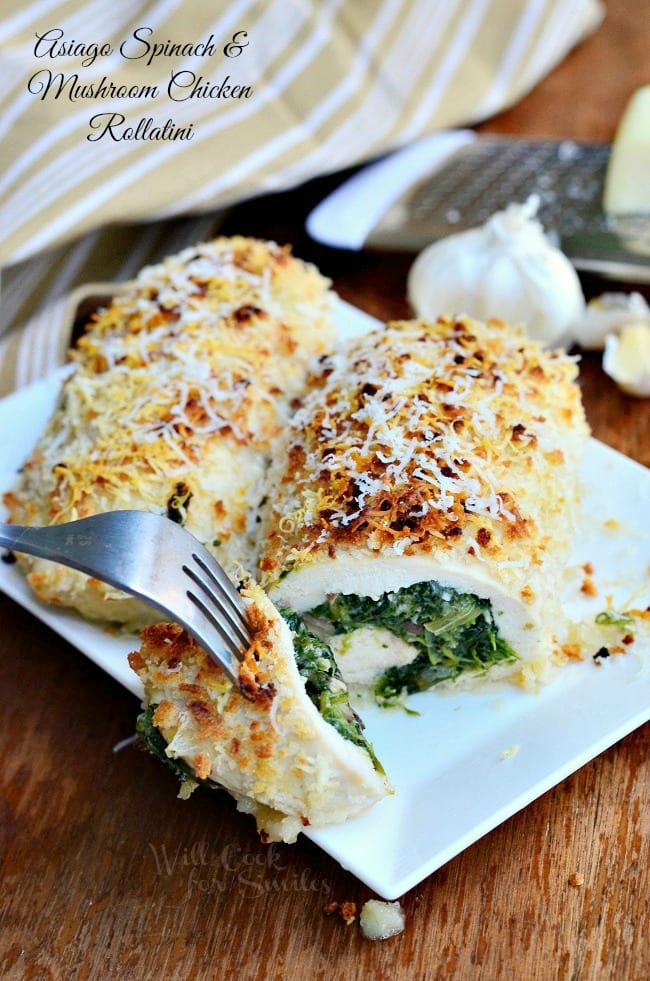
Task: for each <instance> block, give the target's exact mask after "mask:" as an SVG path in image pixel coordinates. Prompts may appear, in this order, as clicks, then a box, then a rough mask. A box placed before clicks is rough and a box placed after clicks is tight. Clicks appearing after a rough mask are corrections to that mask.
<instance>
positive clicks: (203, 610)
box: [0, 511, 250, 684]
mask: <svg viewBox="0 0 650 981" xmlns="http://www.w3.org/2000/svg"><path fill="white" fill-rule="evenodd" d="M0 546H4V547H5V548H10V549H12V550H15V551H16V552H27V553H28V554H29V555H36V556H38V557H39V558H42V559H50V560H51V561H52V562H59V563H61V564H62V565H66V566H70V568H72V569H78V570H79V571H80V572H85V573H86V574H87V575H90V576H94V577H95V578H96V579H101V580H102V582H106V583H109V584H110V585H111V586H116V587H117V588H118V589H121V590H123V591H124V592H125V593H130V594H131V595H132V596H137V597H138V598H139V599H142V600H145V601H146V602H147V603H149V604H150V605H151V606H154V607H156V609H158V610H160V611H161V613H163V614H164V615H165V616H167V617H170V618H171V619H172V620H175V621H176V622H177V623H179V624H180V625H181V626H182V627H184V628H185V629H186V630H187V631H188V633H190V634H191V635H192V637H193V638H194V640H195V641H196V642H197V644H199V645H200V646H201V647H202V648H203V649H204V650H205V651H206V653H207V654H208V655H209V656H210V657H211V658H212V660H213V661H214V662H215V663H216V664H218V665H219V667H220V668H222V669H223V670H224V671H225V672H226V674H227V675H228V677H229V678H231V680H232V681H234V682H235V683H236V684H237V683H238V677H237V669H236V662H237V661H238V660H241V659H242V657H243V653H244V651H245V650H246V649H247V648H248V647H249V646H250V633H249V630H248V625H247V621H246V616H245V612H244V606H243V603H242V600H241V597H240V595H239V593H238V592H237V590H236V589H235V587H234V586H233V584H232V583H231V581H230V579H229V578H228V576H227V575H226V573H225V572H224V570H223V569H222V567H221V566H220V565H219V563H218V562H217V561H216V560H215V559H214V558H213V556H212V555H211V554H210V553H209V552H208V550H207V549H206V548H205V547H204V546H203V545H201V543H200V542H198V541H197V540H196V538H194V536H193V535H191V534H190V533H189V532H188V531H186V530H185V529H184V528H182V527H181V526H180V525H178V524H175V523H174V522H173V521H170V520H169V518H167V517H164V516H163V515H160V514H152V513H151V512H148V511H109V512H106V513H104V514H96V515H93V516H91V517H89V518H81V519H80V520H79V521H70V522H68V523H67V524H59V525H50V526H47V527H43V528H37V527H25V526H21V525H8V524H4V523H2V522H0ZM233 665H235V666H233Z"/></svg>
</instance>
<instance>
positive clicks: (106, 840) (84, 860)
mask: <svg viewBox="0 0 650 981" xmlns="http://www.w3.org/2000/svg"><path fill="white" fill-rule="evenodd" d="M607 7H608V18H607V20H606V22H605V24H604V26H603V27H602V28H601V29H600V30H599V31H598V32H597V33H596V34H595V35H594V36H593V37H591V38H590V39H588V40H587V41H586V42H585V43H584V44H583V45H581V46H580V47H579V48H578V49H576V51H574V52H573V53H572V54H571V55H570V56H569V57H568V58H567V59H566V61H565V62H564V63H563V64H562V65H561V66H560V67H559V68H558V69H557V70H556V71H555V72H553V74H552V75H551V76H550V77H549V78H548V79H546V80H545V81H544V82H543V83H542V84H541V85H540V86H539V87H538V88H537V89H536V90H535V91H534V92H533V93H531V94H530V95H529V96H528V97H527V98H526V99H525V100H524V101H523V102H522V103H520V105H518V106H516V107H514V108H512V109H510V110H509V111H508V112H506V113H504V114H502V115H501V116H500V117H499V118H497V119H495V120H491V121H490V122H489V123H487V124H485V125H484V127H483V128H484V129H489V130H491V131H496V132H510V133H521V134H535V135H543V136H573V137H583V138H594V139H610V138H611V137H612V135H613V131H614V126H615V122H616V120H617V118H618V116H619V114H620V112H621V109H622V107H623V105H624V103H625V101H626V99H627V97H628V95H629V94H630V92H631V91H632V90H633V89H634V88H635V87H636V86H637V85H639V84H641V83H642V82H644V81H645V82H647V81H650V78H649V77H648V67H649V66H648V63H647V37H648V29H647V28H648V24H647V15H648V8H647V5H639V4H637V3H636V2H634V0H616V2H614V0H611V2H609V3H608V4H607ZM642 10H644V11H645V13H644V14H643V16H644V17H645V18H646V20H645V21H644V20H642ZM340 179H341V177H340V175H339V176H338V177H333V178H327V179H321V180H320V181H316V182H312V183H311V184H309V185H307V186H306V187H304V188H302V189H300V190H299V191H296V192H293V193H290V194H282V195H277V196H274V197H272V198H268V199H265V200H264V201H262V202H255V203H252V204H248V205H245V206H242V207H240V208H238V209H236V210H235V211H234V212H233V213H232V214H231V217H230V219H229V230H230V231H237V232H242V233H253V234H257V235H262V236H271V237H274V238H276V239H278V240H281V241H292V242H294V243H295V247H296V252H297V253H298V254H300V255H303V256H305V257H307V258H312V259H314V260H315V261H317V262H318V263H319V264H320V266H321V268H322V269H323V270H324V271H325V272H327V273H328V274H329V275H331V276H332V277H333V279H334V282H335V285H336V287H337V289H339V291H340V292H341V293H342V295H343V296H344V297H345V298H346V299H349V300H350V301H352V302H354V303H356V304H357V305H359V306H361V307H362V308H364V309H366V310H367V311H368V312H370V313H372V314H374V315H375V316H378V317H380V318H390V317H396V316H402V315H405V314H407V312H408V311H407V309H406V303H405V299H404V287H405V279H406V273H407V270H408V265H409V263H410V259H409V258H408V257H405V256H391V255H379V254H364V255H360V256H354V255H352V256H351V255H348V254H343V253H338V252H333V251H330V250H325V249H320V248H318V247H317V246H316V245H315V244H314V243H311V242H310V241H309V240H308V239H307V238H306V236H305V234H304V231H303V221H304V216H305V215H306V213H307V212H308V210H309V209H310V207H311V206H312V205H313V204H314V203H315V202H316V201H317V200H319V198H320V197H322V195H323V194H324V193H326V191H327V190H328V189H329V188H331V187H333V186H334V185H335V184H336V183H337V182H338V181H339V180H340ZM586 286H587V289H588V290H589V291H591V292H595V291H597V290H598V289H602V288H603V284H598V283H596V282H595V281H591V282H589V283H587V284H586ZM582 386H583V391H584V397H585V403H586V407H587V413H588V417H589V420H590V423H591V425H592V428H593V431H594V434H595V435H596V436H598V438H600V439H603V440H604V441H605V442H607V443H610V444H611V445H612V446H615V447H617V448H618V449H619V450H621V451H622V452H624V453H628V454H629V455H630V456H633V457H634V458H636V459H638V460H640V461H641V462H643V463H645V464H650V440H649V439H648V434H649V432H650V403H649V402H642V401H637V400H634V399H630V398H627V397H625V396H623V395H622V394H621V393H619V392H618V390H617V389H616V388H615V386H614V385H613V384H612V383H611V382H610V381H609V380H608V379H607V378H606V377H605V376H604V375H603V374H602V372H601V369H600V367H599V364H598V359H597V358H596V357H595V356H592V355H589V356H587V357H585V359H584V361H583V364H582ZM0 650H1V654H2V656H1V657H0V691H1V692H2V705H3V724H2V728H1V730H0V744H1V746H2V759H3V766H2V773H1V777H0V785H1V792H2V796H1V799H0V839H1V842H2V910H1V912H0V976H2V977H3V978H20V979H22V978H28V979H31V978H34V979H41V978H51V979H59V978H61V979H68V978H79V979H86V978H87V979H91V978H92V979H96V978H134V979H141V978H146V979H148V978H153V977H157V978H163V979H172V978H179V979H181V978H212V977H225V978H243V979H248V978H250V979H253V978H269V979H276V978H277V979H285V978H288V979H294V978H295V979H304V978H313V979H314V981H316V979H328V981H331V979H338V978H341V979H347V978H358V977H361V978H366V977H367V978H372V979H377V981H383V979H386V981H388V979H395V978H409V979H418V981H419V979H422V981H424V979H443V978H457V979H466V978H477V979H490V981H491V979H496V978H501V977H509V978H513V979H526V981H527V979H544V981H545V979H555V978H561V979H580V981H586V979H610V978H612V979H623V981H645V979H647V978H648V977H649V976H650V957H649V952H650V918H649V917H648V912H649V910H648V896H649V895H650V845H649V842H650V816H649V815H650V799H649V798H650V791H649V788H650V727H648V726H645V727H644V728H643V729H640V730H637V731H636V732H634V733H632V734H631V735H630V736H628V737H627V738H625V739H624V740H622V741H621V742H620V743H618V745H616V746H615V747H613V748H612V749H610V750H608V751H607V752H606V753H604V754H603V755H602V756H600V757H599V758H598V759H596V760H594V761H593V762H592V763H590V764H589V765H588V766H585V767H583V768H582V769H581V770H580V771H579V772H578V773H576V774H574V775H573V776H572V777H570V778H569V779H567V780H565V781H564V782H563V783H562V784H561V785H559V786H558V787H556V788H555V789H553V790H552V791H550V792H549V793H547V794H545V795H544V796H543V797H542V798H540V799H539V800H537V801H536V802H535V803H533V804H532V805H530V806H529V807H527V808H526V809H525V810H524V811H523V812H521V813H520V814H518V815H516V816H515V817H513V818H512V819H510V820H509V821H508V822H506V823H505V824H504V825H502V826H501V827H500V828H498V829H497V830H495V831H493V832H492V833H491V834H490V835H488V836H487V837H486V838H484V839H483V840H481V841H479V842H477V843H476V844H475V845H474V846H472V847H471V848H469V849H467V850H466V851H465V852H464V853H463V854H462V855H460V856H459V857H458V858H456V859H455V860H454V861H452V862H449V863H448V864H447V865H446V866H445V867H444V868H443V869H441V870H439V871H438V872H437V873H435V874H434V875H433V876H431V877H430V878H429V879H428V880H427V881H425V882H424V883H422V885H421V886H419V887H418V888H416V889H414V890H412V891H411V892H410V893H409V894H407V895H406V896H405V897H404V899H403V901H402V902H403V906H404V908H405V911H406V915H407V927H406V930H405V932H404V933H403V934H402V935H401V936H399V937H396V938H394V939H392V940H389V941H386V942H384V943H375V944H373V943H370V942H368V941H365V940H364V939H363V938H362V937H361V935H360V932H359V930H358V927H357V925H356V924H353V925H352V926H350V927H346V926H345V925H344V924H343V923H342V921H341V920H340V919H338V918H337V917H336V916H334V917H326V916H325V915H324V913H323V907H324V905H325V903H326V902H327V901H329V900H333V899H334V900H352V901H355V902H357V903H359V904H360V903H362V902H363V901H365V900H366V899H367V898H369V896H370V893H369V891H368V890H367V889H366V888H365V887H364V886H362V885H361V884H359V883H358V882H357V881H356V880H355V879H354V878H353V877H352V876H351V875H349V874H348V873H346V872H344V871H343V870H342V869H340V868H339V867H338V866H337V864H336V863H335V862H333V861H332V860H330V859H329V858H328V857H327V856H325V855H324V854H322V853H321V852H320V851H319V850H318V849H316V848H315V847H314V846H312V845H311V844H310V843H309V842H300V843H299V844H297V845H296V846H292V847H288V846H281V847H280V846H273V847H271V848H266V849H264V848H262V847H261V846H260V845H259V843H258V842H257V840H256V838H255V836H254V834H253V831H252V828H251V826H250V824H249V822H248V820H244V819H242V818H241V817H240V816H238V815H237V814H236V813H235V811H234V806H233V804H232V802H231V801H230V800H229V799H228V798H226V797H225V796H221V795H219V794H209V793H197V794H196V795H195V796H194V797H193V798H192V799H191V800H190V801H189V802H184V803H183V802H180V801H177V800H176V799H175V796H174V794H175V782H174V780H173V778H171V777H169V776H168V775H167V774H166V773H164V772H163V771H162V769H161V768H160V766H159V765H158V764H157V763H156V761H154V760H153V759H150V758H149V757H147V756H146V755H145V754H143V753H140V752H137V751H136V750H134V749H132V748H130V749H125V750H124V751H122V752H121V753H119V754H117V755H114V754H113V753H112V751H111V748H112V746H113V745H114V743H116V742H117V741H118V740H119V739H121V738H123V737H124V736H127V735H129V733H131V732H132V730H133V719H134V715H135V712H136V708H137V706H136V704H135V702H134V699H133V698H132V697H131V696H130V695H128V694H127V693H126V692H124V691H123V690H121V689H120V688H119V687H118V686H117V685H116V684H115V683H114V682H112V681H111V680H110V679H109V678H107V677H106V676H105V675H104V674H103V673H102V672H100V671H99V669H97V668H95V667H94V666H93V665H92V664H90V663H89V662H87V661H86V660H85V659H84V658H83V657H82V656H81V655H80V654H78V652H76V651H75V650H74V649H72V648H71V647H69V646H68V645H67V644H66V643H65V642H64V641H63V640H61V639H60V638H58V637H56V636H55V635H54V634H51V633H50V632H49V631H48V630H47V629H46V628H45V627H44V626H43V625H41V624H40V623H37V622H36V621H35V620H34V619H33V618H32V617H30V616H29V614H27V613H26V612H24V611H23V610H22V609H20V608H19V607H17V606H16V605H15V604H13V603H12V602H11V601H10V600H8V599H6V598H4V597H0ZM441 806H444V802H441ZM573 873H578V874H579V875H580V876H582V877H583V879H584V883H583V884H582V885H571V877H572V874H573Z"/></svg>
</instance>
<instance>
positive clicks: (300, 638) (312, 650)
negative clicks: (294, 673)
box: [280, 610, 384, 774]
mask: <svg viewBox="0 0 650 981" xmlns="http://www.w3.org/2000/svg"><path fill="white" fill-rule="evenodd" d="M280 613H281V615H282V617H283V619H284V620H285V621H286V623H287V625H288V627H289V629H290V630H291V634H292V639H293V646H294V650H295V653H296V664H297V666H298V671H299V672H300V675H301V677H302V678H303V679H304V682H305V690H306V692H307V695H308V696H309V698H310V699H311V701H312V702H313V704H314V705H315V706H316V708H317V709H318V711H319V712H320V714H321V717H322V719H323V720H324V721H325V722H328V723H329V724H330V725H331V726H334V728H335V729H336V731H337V732H338V733H339V734H340V735H341V736H343V738H344V739H348V740H349V741H350V742H351V743H354V744H355V746H360V747H361V748H362V749H365V750H366V752H367V753H368V754H369V756H370V758H371V759H372V762H373V765H374V767H375V770H377V772H378V773H382V774H383V772H384V770H383V767H382V765H381V763H380V762H379V760H378V759H377V757H376V756H375V753H374V751H373V748H372V746H371V745H370V743H369V742H368V740H367V739H366V737H365V736H364V734H363V723H362V721H361V719H360V718H359V716H358V715H357V714H356V712H355V711H354V709H353V708H352V706H351V705H350V696H349V694H348V690H347V687H346V685H345V682H344V681H343V678H342V677H341V672H340V671H339V669H338V667H337V664H336V661H335V660H334V655H333V654H332V651H331V650H330V648H329V647H328V645H327V644H326V643H325V641H324V640H321V639H320V637H317V636H316V635H315V634H313V633H311V632H310V631H309V630H308V629H307V627H306V626H305V624H304V623H303V622H302V620H301V619H300V617H299V616H298V614H297V613H294V612H293V610H280Z"/></svg>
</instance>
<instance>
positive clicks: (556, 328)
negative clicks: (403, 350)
mask: <svg viewBox="0 0 650 981" xmlns="http://www.w3.org/2000/svg"><path fill="white" fill-rule="evenodd" d="M538 206H539V198H538V197H537V196H536V195H532V196H531V197H530V198H529V199H528V201H527V202H526V203H525V204H511V205H509V206H508V207H507V208H506V210H505V211H498V212H497V213H496V214H494V215H492V217H491V218H489V219H488V220H487V221H486V223H485V224H484V225H482V226H481V227H479V228H472V229H470V230H469V231H466V232H459V233H458V234H457V235H449V236H448V237H447V238H444V239H441V240H440V241H438V242H434V243H433V244H432V245H429V246H427V248H426V249H425V250H424V251H423V252H421V253H420V255H419V256H418V258H417V259H416V260H415V263H414V264H413V266H412V268H411V271H410V273H409V279H408V298H409V302H410V304H411V306H412V307H413V309H414V311H415V313H416V315H417V316H420V317H426V318H428V319H430V318H435V317H437V316H438V315H439V314H443V313H451V314H460V313H467V314H469V315H470V316H473V317H476V318H477V319H479V320H488V319H490V318H491V317H495V318H498V319H500V320H507V321H509V322H510V323H515V324H517V323H518V324H522V325H523V326H524V328H525V330H526V332H527V334H528V335H529V336H530V337H533V338H535V339H536V340H539V341H541V342H542V343H544V344H548V345H552V344H557V343H558V342H559V341H560V340H561V339H562V338H563V337H564V336H565V335H567V334H568V332H569V329H570V327H571V325H572V324H573V323H574V322H575V321H576V320H578V319H579V318H580V317H581V316H582V315H583V313H584V308H585V301H584V297H583V295H582V289H581V287H580V280H579V279H578V276H577V273H576V271H575V270H574V268H573V266H572V265H571V263H570V262H569V260H568V259H567V258H566V256H565V255H563V253H562V252H560V250H559V249H556V248H555V247H554V246H553V245H551V243H550V242H549V240H548V239H547V237H546V236H545V234H544V230H543V229H542V226H541V224H540V223H539V221H537V220H536V219H535V214H536V213H537V208H538Z"/></svg>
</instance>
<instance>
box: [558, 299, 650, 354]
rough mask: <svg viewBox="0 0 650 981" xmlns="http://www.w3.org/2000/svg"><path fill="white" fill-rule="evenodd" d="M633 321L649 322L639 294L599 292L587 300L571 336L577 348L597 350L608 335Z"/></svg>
mask: <svg viewBox="0 0 650 981" xmlns="http://www.w3.org/2000/svg"><path fill="white" fill-rule="evenodd" d="M636 323H648V324H650V307H649V306H648V304H647V303H646V301H645V300H644V298H643V297H642V296H641V294H640V293H603V294H602V296H597V297H595V298H594V299H593V300H590V301H589V303H588V304H587V307H586V309H585V311H584V314H583V316H582V317H581V318H579V319H578V320H576V323H575V324H574V326H573V328H572V331H571V335H572V339H573V340H574V341H575V342H576V343H577V344H579V345H580V347H583V348H585V350H589V351H597V350H602V349H603V347H604V346H605V338H606V336H607V335H608V334H617V333H619V332H620V331H621V330H622V329H623V328H624V327H625V326H627V325H628V324H636Z"/></svg>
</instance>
